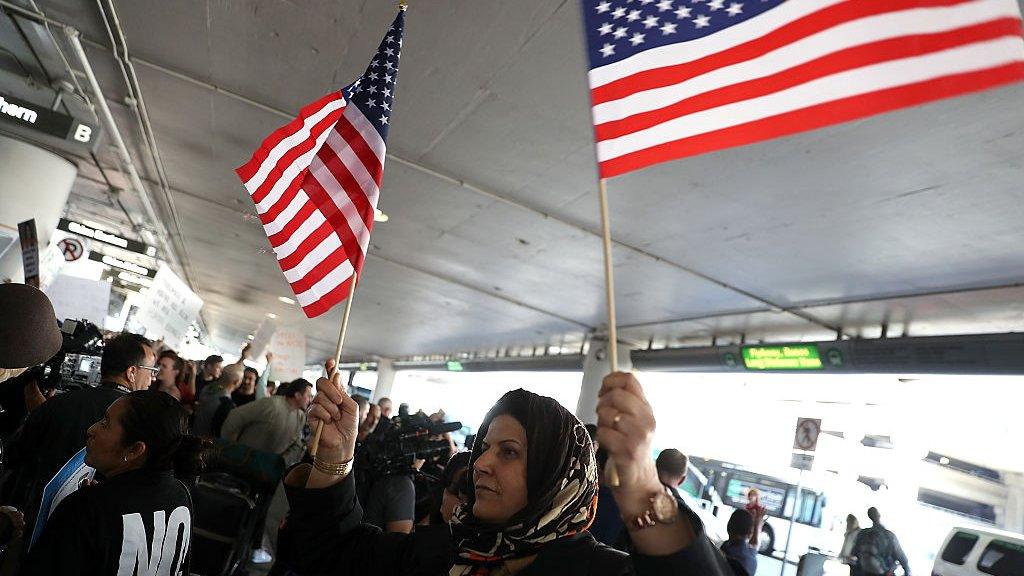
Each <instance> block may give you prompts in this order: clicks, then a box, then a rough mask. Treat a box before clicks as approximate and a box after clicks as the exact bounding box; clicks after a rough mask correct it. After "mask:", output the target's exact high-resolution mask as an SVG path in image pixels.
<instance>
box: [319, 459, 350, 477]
mask: <svg viewBox="0 0 1024 576" xmlns="http://www.w3.org/2000/svg"><path fill="white" fill-rule="evenodd" d="M313 467H314V468H316V469H317V470H319V471H321V472H323V473H324V474H327V475H329V476H345V475H346V474H348V473H349V471H350V470H352V459H351V458H349V459H348V460H346V461H345V462H342V463H340V464H338V463H334V462H324V461H323V460H321V459H320V456H319V455H317V456H314V457H313Z"/></svg>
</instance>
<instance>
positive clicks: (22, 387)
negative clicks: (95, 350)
mask: <svg viewBox="0 0 1024 576" xmlns="http://www.w3.org/2000/svg"><path fill="white" fill-rule="evenodd" d="M62 342H63V337H62V336H61V333H60V329H59V328H58V327H57V317H56V315H55V314H54V312H53V305H52V304H50V300H49V298H47V297H46V295H45V294H43V293H42V292H40V291H39V290H38V289H36V288H33V287H32V286H27V285H25V284H0V383H2V385H0V405H2V406H3V414H2V415H0V437H2V438H4V439H5V440H6V439H7V438H8V437H9V436H10V435H11V434H12V433H13V432H14V431H15V430H17V428H18V426H20V425H21V422H22V420H23V419H24V418H25V414H26V413H27V410H26V406H25V394H26V389H27V386H26V384H28V382H25V379H24V378H20V379H19V378H16V377H17V376H18V375H19V374H22V373H23V372H24V371H25V369H26V368H29V367H32V366H36V365H38V364H42V363H43V362H46V361H47V360H49V359H50V358H52V357H53V356H54V355H55V354H57V352H58V351H59V350H60V348H61V344H62Z"/></svg>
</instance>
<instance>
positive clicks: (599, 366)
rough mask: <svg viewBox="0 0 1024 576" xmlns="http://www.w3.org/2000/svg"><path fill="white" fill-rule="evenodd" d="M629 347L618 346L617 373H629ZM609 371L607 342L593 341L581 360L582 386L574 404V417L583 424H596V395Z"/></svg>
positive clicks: (630, 363)
mask: <svg viewBox="0 0 1024 576" xmlns="http://www.w3.org/2000/svg"><path fill="white" fill-rule="evenodd" d="M629 350H630V349H629V346H627V345H625V344H619V358H618V360H619V371H620V372H629V371H630V370H632V369H633V363H632V362H631V361H630V359H629ZM610 371H611V367H610V361H609V358H608V341H607V340H597V339H594V340H593V341H591V343H590V350H589V351H588V352H587V356H586V358H584V359H583V385H582V387H581V388H580V399H579V402H577V403H576V417H578V418H579V419H580V420H582V421H583V422H584V423H587V424H591V423H594V424H596V423H597V413H596V412H595V410H597V394H598V392H600V391H601V380H603V379H604V377H605V376H607V375H608V373H609V372H610Z"/></svg>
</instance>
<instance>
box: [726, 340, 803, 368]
mask: <svg viewBox="0 0 1024 576" xmlns="http://www.w3.org/2000/svg"><path fill="white" fill-rule="evenodd" d="M743 365H744V366H746V367H747V369H748V370H821V355H820V354H818V347H817V346H816V345H814V344H792V345H789V346H744V347H743Z"/></svg>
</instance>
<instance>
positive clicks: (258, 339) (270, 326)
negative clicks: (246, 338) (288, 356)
mask: <svg viewBox="0 0 1024 576" xmlns="http://www.w3.org/2000/svg"><path fill="white" fill-rule="evenodd" d="M275 330H277V326H275V325H274V321H273V320H271V319H270V318H266V319H264V320H263V322H260V327H259V328H257V329H256V334H255V335H254V337H253V339H252V342H250V344H251V345H252V348H251V349H250V351H251V352H252V359H253V360H257V361H258V360H260V359H262V358H263V355H264V354H266V353H267V351H268V350H269V351H271V352H274V349H273V348H271V347H270V340H271V338H272V337H273V336H274V331H275Z"/></svg>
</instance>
